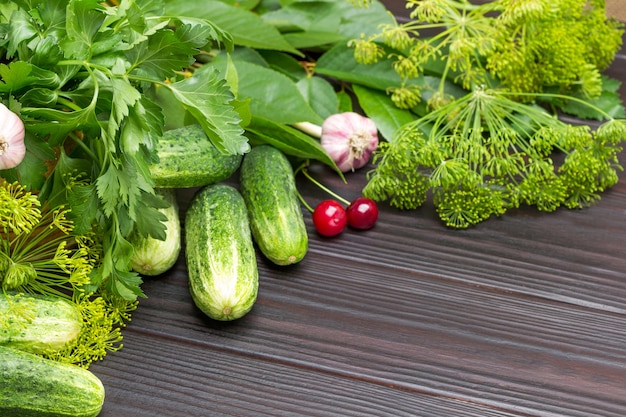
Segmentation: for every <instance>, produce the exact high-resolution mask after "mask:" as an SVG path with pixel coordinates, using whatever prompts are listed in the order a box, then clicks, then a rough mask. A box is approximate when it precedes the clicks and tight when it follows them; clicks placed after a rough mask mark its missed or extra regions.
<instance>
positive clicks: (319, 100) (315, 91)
mask: <svg viewBox="0 0 626 417" xmlns="http://www.w3.org/2000/svg"><path fill="white" fill-rule="evenodd" d="M296 87H298V90H300V93H301V94H302V96H303V97H304V99H305V100H306V101H307V102H308V103H309V105H310V106H311V108H312V109H313V110H315V112H316V113H317V114H318V115H319V116H320V117H321V118H322V119H326V118H327V117H328V116H330V115H331V114H335V113H337V111H338V110H339V101H338V99H337V94H336V93H335V89H334V88H333V86H332V85H331V84H330V83H329V82H328V81H326V80H325V79H324V78H321V77H306V78H303V79H301V80H300V81H298V82H297V83H296Z"/></svg>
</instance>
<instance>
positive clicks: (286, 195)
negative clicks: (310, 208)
mask: <svg viewBox="0 0 626 417" xmlns="http://www.w3.org/2000/svg"><path fill="white" fill-rule="evenodd" d="M239 183H240V190H241V195H242V196H243V199H244V201H245V202H246V206H247V208H248V213H249V216H250V228H251V230H252V236H253V238H254V240H255V242H256V243H257V245H258V247H259V250H260V251H261V253H263V255H265V257H267V258H268V259H269V260H270V261H272V262H274V263H275V264H277V265H289V264H294V263H296V262H300V261H301V260H302V259H303V258H304V256H305V254H306V252H307V250H308V244H309V239H308V235H307V231H306V225H305V223H304V217H303V215H302V209H301V208H300V201H299V199H298V191H297V189H296V181H295V176H294V172H293V168H292V167H291V163H290V162H289V160H288V159H287V157H286V156H285V154H283V153H282V152H281V151H280V150H278V149H277V148H274V147H272V146H270V145H261V146H256V147H254V148H252V149H251V150H250V152H249V153H247V154H246V156H244V159H243V162H242V164H241V170H240V178H239Z"/></svg>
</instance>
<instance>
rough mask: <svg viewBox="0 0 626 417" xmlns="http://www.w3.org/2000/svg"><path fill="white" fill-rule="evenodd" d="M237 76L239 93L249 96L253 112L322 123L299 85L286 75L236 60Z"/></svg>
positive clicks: (291, 120)
mask: <svg viewBox="0 0 626 417" xmlns="http://www.w3.org/2000/svg"><path fill="white" fill-rule="evenodd" d="M235 67H236V68H237V73H238V75H239V96H240V97H241V98H249V99H250V109H251V111H252V113H253V114H255V115H258V116H260V117H263V118H266V119H269V120H273V121H274V122H276V123H283V124H293V123H298V122H305V121H308V122H312V123H322V122H323V119H322V118H321V117H320V116H318V115H317V114H316V113H315V112H314V111H313V109H312V108H311V107H310V106H309V104H308V103H307V102H306V100H305V99H304V97H303V96H302V94H300V91H299V90H298V87H296V85H295V84H294V83H293V81H291V80H290V79H289V78H288V77H287V76H285V75H283V74H281V73H279V72H277V71H274V70H273V69H270V68H265V67H262V66H259V65H255V64H251V63H249V62H243V61H237V62H235Z"/></svg>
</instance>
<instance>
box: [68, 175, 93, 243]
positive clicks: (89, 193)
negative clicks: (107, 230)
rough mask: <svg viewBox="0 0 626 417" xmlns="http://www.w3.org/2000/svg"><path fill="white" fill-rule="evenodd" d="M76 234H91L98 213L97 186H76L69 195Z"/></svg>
mask: <svg viewBox="0 0 626 417" xmlns="http://www.w3.org/2000/svg"><path fill="white" fill-rule="evenodd" d="M67 201H68V203H69V205H70V210H71V211H70V213H71V214H70V217H71V219H72V222H73V223H74V233H76V234H78V235H83V234H86V233H87V232H89V230H90V229H91V227H92V225H93V222H94V221H95V219H96V214H97V213H98V194H97V192H96V186H95V184H87V185H84V184H74V185H73V186H72V187H71V188H70V190H69V192H68V195H67Z"/></svg>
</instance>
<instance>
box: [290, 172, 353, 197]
mask: <svg viewBox="0 0 626 417" xmlns="http://www.w3.org/2000/svg"><path fill="white" fill-rule="evenodd" d="M300 171H302V174H303V175H304V176H305V177H307V179H308V180H309V181H311V182H312V183H313V184H315V185H317V186H318V187H320V188H321V189H322V190H324V191H326V192H327V193H328V194H330V195H331V196H333V197H335V198H336V199H337V200H339V201H341V202H342V203H344V204H345V205H347V206H348V205H350V202H349V201H348V200H346V199H345V198H343V197H341V196H340V195H338V194H337V193H335V192H333V191H331V190H330V189H328V188H327V187H326V186H324V185H323V184H322V183H320V182H319V181H317V180H316V179H315V178H313V177H312V176H311V174H309V171H308V170H307V169H306V168H304V167H302V168H301V169H300Z"/></svg>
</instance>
